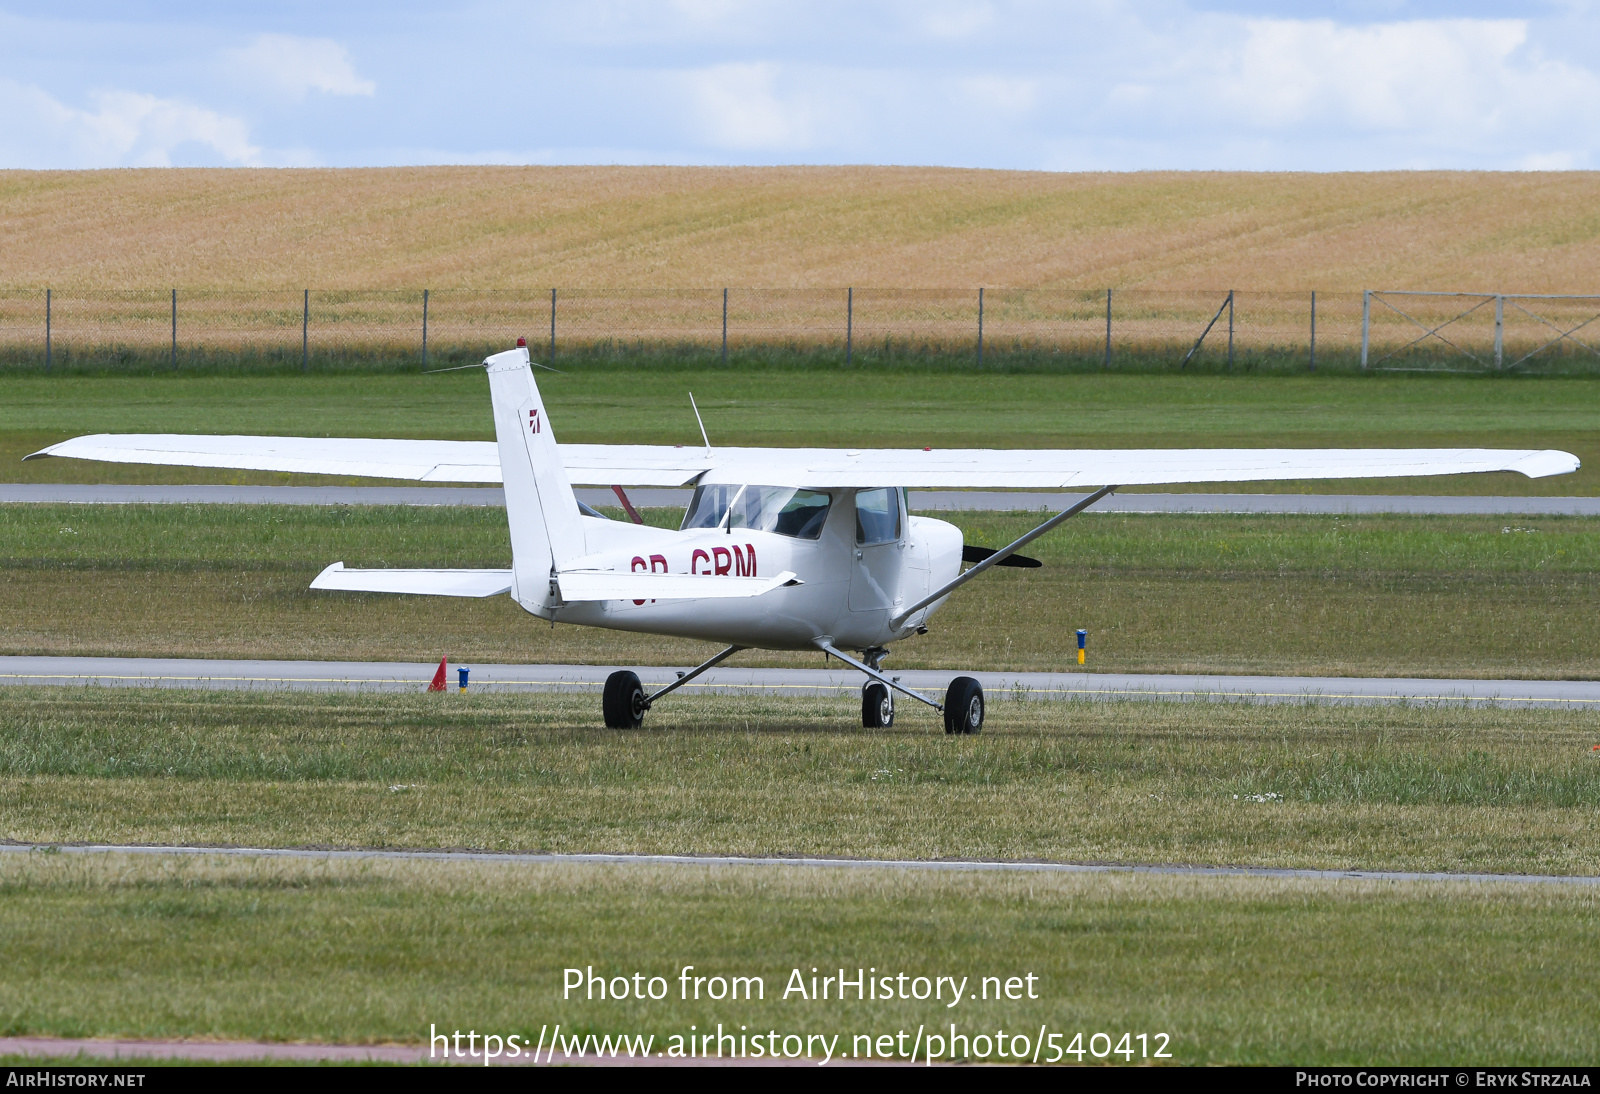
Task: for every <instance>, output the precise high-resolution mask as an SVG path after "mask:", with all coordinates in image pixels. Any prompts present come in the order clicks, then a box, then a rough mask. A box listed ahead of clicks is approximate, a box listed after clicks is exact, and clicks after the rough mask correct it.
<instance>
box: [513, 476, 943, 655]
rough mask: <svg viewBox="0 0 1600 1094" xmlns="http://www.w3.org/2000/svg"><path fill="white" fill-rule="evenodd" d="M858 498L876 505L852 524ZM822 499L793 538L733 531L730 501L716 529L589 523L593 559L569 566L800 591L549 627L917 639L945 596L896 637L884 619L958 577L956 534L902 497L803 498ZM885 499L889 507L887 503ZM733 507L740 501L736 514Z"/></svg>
mask: <svg viewBox="0 0 1600 1094" xmlns="http://www.w3.org/2000/svg"><path fill="white" fill-rule="evenodd" d="M751 489H752V490H754V489H760V488H751ZM858 493H859V494H861V495H862V497H863V501H864V505H868V506H875V508H871V509H864V511H863V512H862V513H861V514H860V515H859V516H858V513H857V507H856V501H857V494H858ZM823 495H826V496H827V498H828V499H829V500H828V503H827V511H826V516H825V517H821V518H819V519H818V520H817V521H816V522H814V523H813V525H812V526H810V527H807V528H805V529H803V530H802V532H803V534H799V535H796V534H785V532H782V531H772V530H765V529H763V528H761V527H739V526H734V524H733V522H732V521H730V520H728V519H727V510H728V503H727V501H726V500H724V501H723V502H722V503H721V508H720V509H719V510H718V511H717V512H715V513H713V514H712V515H713V516H716V517H717V518H718V522H717V524H716V525H715V526H713V527H697V528H684V529H679V530H671V529H665V528H651V527H648V526H645V525H638V524H630V523H625V522H622V521H612V520H605V519H603V518H597V517H589V516H585V517H584V518H583V532H584V539H585V546H586V548H587V550H588V555H587V556H586V557H585V558H584V559H582V560H580V562H579V563H575V564H569V565H573V566H575V567H581V568H583V569H601V570H619V571H637V570H643V571H653V572H659V573H673V574H697V575H703V576H704V577H705V579H706V580H707V581H715V580H717V579H718V578H719V577H767V576H771V575H775V574H780V573H782V572H784V571H786V570H787V571H793V572H794V573H795V575H796V576H797V577H798V578H799V580H800V582H801V584H798V585H794V586H790V587H785V588H778V589H773V590H771V591H770V592H767V593H763V594H762V595H760V596H757V597H739V598H730V599H721V598H719V599H707V600H645V601H637V600H621V601H591V602H584V603H571V604H562V605H559V606H557V607H555V608H554V609H553V610H552V612H551V618H554V619H555V620H556V621H558V622H563V623H573V624H579V625H582V626H590V627H606V628H609V629H611V630H623V631H640V632H643V633H646V634H661V635H672V636H675V637H681V638H698V639H706V640H709V641H713V642H721V643H725V644H727V645H737V646H747V647H754V648H761V649H812V648H815V643H816V642H817V640H818V639H825V640H827V641H830V642H832V643H833V644H834V645H836V646H838V647H840V648H848V649H869V648H872V647H877V646H886V645H888V644H889V643H891V642H895V641H898V640H899V639H902V638H905V637H908V636H909V635H912V634H915V633H916V632H917V630H918V629H919V628H920V627H922V626H924V625H925V624H926V622H927V619H928V617H929V616H931V615H932V614H933V612H934V611H935V610H937V609H938V608H939V607H940V606H941V605H942V604H943V603H944V600H943V599H940V600H936V601H934V602H933V603H932V604H929V605H928V606H927V607H925V608H923V609H921V610H919V611H917V612H916V613H914V614H913V615H911V616H910V617H908V618H907V619H905V620H904V621H903V622H902V623H900V625H899V626H897V627H894V628H892V629H891V627H890V625H889V624H890V620H891V619H892V617H894V616H895V615H897V614H898V613H900V612H902V611H904V610H905V608H906V607H907V606H909V605H911V604H915V603H916V602H917V601H919V600H921V599H922V598H923V597H925V596H927V595H928V594H929V593H930V592H933V591H934V590H936V589H938V588H939V587H940V586H942V585H944V584H945V583H946V582H948V581H950V580H951V579H953V578H954V577H955V576H956V575H957V574H958V573H959V572H960V569H961V549H962V535H961V530H960V529H959V528H956V527H955V526H954V525H951V524H948V523H946V522H945V521H942V520H935V519H932V518H929V517H913V516H910V515H909V514H907V513H906V512H905V508H904V505H905V495H904V492H903V491H900V490H894V491H883V490H878V491H859V492H858V491H851V490H826V491H815V492H811V493H810V495H809V496H810V497H812V498H817V497H820V496H823ZM886 498H888V499H892V500H888V501H887V503H886V500H885V499H886ZM740 500H741V498H740V495H738V494H737V493H735V494H734V496H733V503H734V505H735V506H737V505H738V503H739V501H740ZM698 501H700V496H699V495H697V502H698ZM886 506H892V511H887V509H886ZM704 509H705V507H704V506H700V511H701V512H702V513H703V512H704ZM696 511H697V510H696V507H693V506H692V507H691V509H690V513H689V517H688V518H687V519H688V520H691V521H692V520H694V519H695V514H696ZM769 523H770V522H769ZM779 523H780V526H781V522H779ZM818 524H820V527H818V526H817V525H818ZM541 614H542V613H541Z"/></svg>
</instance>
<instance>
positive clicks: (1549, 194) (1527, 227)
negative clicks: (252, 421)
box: [0, 167, 1600, 292]
mask: <svg viewBox="0 0 1600 1094" xmlns="http://www.w3.org/2000/svg"><path fill="white" fill-rule="evenodd" d="M0 222H3V227H4V235H3V239H4V244H3V254H4V264H3V268H0V284H4V285H8V286H12V287H22V286H40V285H46V284H51V285H57V286H78V287H98V288H131V287H148V286H152V285H153V286H167V285H174V286H179V287H184V286H192V287H214V288H224V287H227V288H259V289H265V288H285V287H295V288H298V287H300V286H303V285H309V286H312V287H321V288H329V289H336V288H402V287H406V288H410V287H421V286H433V287H435V288H441V289H445V288H506V289H514V290H523V291H531V290H533V289H544V288H546V287H547V286H551V285H562V286H572V287H585V286H587V287H609V288H630V287H638V288H644V287H661V286H683V287H690V286H717V285H735V286H769V287H779V288H781V287H793V288H812V287H822V286H842V285H859V286H880V287H906V288H919V287H954V286H970V285H988V286H993V287H998V288H1003V287H1025V286H1037V287H1061V288H1088V287H1099V286H1115V287H1139V288H1150V289H1157V288H1159V289H1216V288H1224V289H1225V288H1237V289H1243V290H1251V289H1254V290H1277V291H1290V290H1294V291H1298V290H1302V289H1322V290H1329V291H1339V290H1342V291H1349V290H1355V289H1365V288H1386V287H1404V288H1411V289H1470V290H1482V289H1488V290H1499V291H1510V292H1584V291H1589V292H1593V291H1596V289H1597V288H1600V286H1597V285H1596V281H1597V276H1596V275H1597V273H1600V174H1596V173H1594V172H1556V173H1484V172H1386V173H1374V174H1260V173H1178V172H1148V173H1135V174H1052V173H1042V172H1020V171H973V170H953V169H934V168H884V167H820V168H802V167H787V168H781V167H780V168H688V167H431V168H394V169H355V170H246V169H220V170H176V169H156V170H116V171H48V172H30V171H6V172H0Z"/></svg>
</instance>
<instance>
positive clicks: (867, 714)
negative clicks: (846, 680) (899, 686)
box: [861, 680, 894, 729]
mask: <svg viewBox="0 0 1600 1094" xmlns="http://www.w3.org/2000/svg"><path fill="white" fill-rule="evenodd" d="M861 724H862V725H863V726H865V727H866V728H867V729H888V728H889V727H890V726H892V725H894V692H892V691H890V690H889V689H888V688H887V687H886V686H884V685H883V684H880V683H878V682H877V681H876V680H873V681H871V682H870V683H868V684H867V685H866V686H865V687H863V688H862V689H861Z"/></svg>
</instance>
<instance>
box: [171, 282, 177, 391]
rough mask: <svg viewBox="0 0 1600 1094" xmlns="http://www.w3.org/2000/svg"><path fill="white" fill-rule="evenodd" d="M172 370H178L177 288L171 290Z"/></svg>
mask: <svg viewBox="0 0 1600 1094" xmlns="http://www.w3.org/2000/svg"><path fill="white" fill-rule="evenodd" d="M172 370H173V371H174V372H176V371H177V370H178V290H177V289H173V290H172Z"/></svg>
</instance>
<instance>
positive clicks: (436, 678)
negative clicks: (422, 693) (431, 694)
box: [428, 657, 446, 691]
mask: <svg viewBox="0 0 1600 1094" xmlns="http://www.w3.org/2000/svg"><path fill="white" fill-rule="evenodd" d="M445 660H446V659H445V658H443V657H441V658H439V671H438V672H436V673H434V674H433V683H431V684H429V685H428V690H429V691H443V690H444V674H445Z"/></svg>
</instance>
